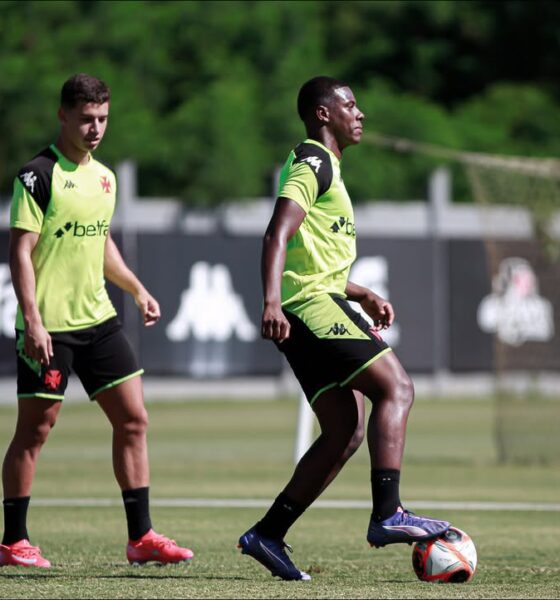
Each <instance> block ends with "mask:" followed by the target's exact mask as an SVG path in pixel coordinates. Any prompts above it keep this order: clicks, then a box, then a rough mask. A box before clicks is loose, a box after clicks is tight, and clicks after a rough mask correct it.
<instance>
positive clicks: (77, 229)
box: [54, 219, 109, 239]
mask: <svg viewBox="0 0 560 600" xmlns="http://www.w3.org/2000/svg"><path fill="white" fill-rule="evenodd" d="M108 232H109V223H107V222H106V221H105V219H102V220H101V221H97V222H96V223H95V225H94V224H91V223H90V224H89V225H82V224H81V223H78V221H75V222H74V223H72V222H71V221H68V223H66V225H64V226H63V227H60V228H59V229H57V230H56V231H55V232H54V235H55V236H56V237H57V238H58V239H60V238H61V237H62V236H63V235H65V234H66V233H69V235H72V236H73V237H97V236H104V237H107V233H108Z"/></svg>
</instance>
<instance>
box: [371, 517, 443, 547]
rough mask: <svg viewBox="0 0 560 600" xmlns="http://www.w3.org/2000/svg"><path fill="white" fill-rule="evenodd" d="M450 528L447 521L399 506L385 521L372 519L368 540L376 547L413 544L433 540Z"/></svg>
mask: <svg viewBox="0 0 560 600" xmlns="http://www.w3.org/2000/svg"><path fill="white" fill-rule="evenodd" d="M448 529H449V523H448V522H447V521H437V520H436V519H429V518H427V517H421V516H420V515H415V514H414V513H413V512H410V511H408V510H403V509H402V508H400V507H399V509H398V510H397V512H396V513H395V514H394V515H392V516H391V517H389V518H388V519H385V520H384V521H381V522H379V523H376V522H375V521H374V520H373V518H372V519H371V520H370V522H369V527H368V532H367V541H368V542H369V545H370V546H375V547H376V548H381V547H382V546H386V545H387V544H402V543H408V544H412V542H420V541H422V540H431V539H432V538H435V537H438V536H439V535H441V534H442V533H444V532H446V531H447V530H448Z"/></svg>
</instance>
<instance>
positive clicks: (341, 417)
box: [239, 388, 364, 580]
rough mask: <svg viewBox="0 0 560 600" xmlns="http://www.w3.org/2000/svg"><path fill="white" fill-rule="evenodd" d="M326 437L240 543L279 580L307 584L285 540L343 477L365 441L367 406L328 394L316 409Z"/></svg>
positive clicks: (354, 397)
mask: <svg viewBox="0 0 560 600" xmlns="http://www.w3.org/2000/svg"><path fill="white" fill-rule="evenodd" d="M312 408H313V410H314V412H315V414H316V415H317V419H318V421H319V425H320V428H321V433H320V435H319V437H318V438H317V439H316V440H315V442H314V443H313V445H312V446H311V448H309V450H308V451H307V452H306V453H305V455H304V456H303V457H302V458H301V460H300V461H299V463H298V465H297V466H296V469H295V471H294V474H293V475H292V478H291V479H290V481H289V482H288V484H287V486H286V487H285V488H284V490H283V491H282V492H281V493H280V495H279V496H278V497H277V498H276V500H275V501H274V503H273V504H272V506H271V507H270V509H269V510H268V512H267V513H266V514H265V515H264V517H263V518H262V519H261V520H260V521H259V522H258V523H256V524H255V525H254V526H253V527H252V528H251V529H249V530H248V531H247V532H245V533H244V534H243V535H242V536H241V537H240V539H239V547H240V548H241V550H242V552H243V554H248V555H250V556H252V557H253V558H255V559H256V560H258V561H259V562H260V563H261V564H262V565H263V566H265V567H266V568H267V569H268V570H269V571H270V572H271V573H272V575H274V576H278V577H281V578H282V579H285V580H307V579H309V576H308V575H307V574H306V573H304V572H302V571H300V570H299V569H298V568H297V567H296V566H295V565H294V564H293V563H292V561H291V560H290V558H289V557H288V555H287V554H286V552H285V548H286V544H285V542H284V537H285V536H286V534H287V532H288V529H289V528H290V527H291V526H292V525H293V524H294V523H295V522H296V521H297V519H298V518H299V517H300V516H301V515H302V514H303V512H304V511H305V510H306V508H307V507H308V506H310V505H311V503H312V502H313V501H314V500H315V499H316V498H317V497H318V496H319V495H320V494H321V492H322V491H323V490H324V489H325V488H326V487H327V486H328V485H329V484H330V482H331V481H332V480H333V479H334V478H335V477H336V475H338V473H339V472H340V470H341V468H342V467H343V465H344V464H345V463H346V461H347V460H348V459H349V458H350V456H352V454H354V452H355V451H356V450H357V449H358V447H359V445H360V444H361V442H362V439H363V431H364V402H363V396H362V395H361V394H355V393H353V392H352V391H351V390H349V389H340V388H336V389H331V390H327V391H325V392H323V393H322V394H321V395H320V396H319V397H318V398H317V399H316V400H315V402H314V403H313V405H312Z"/></svg>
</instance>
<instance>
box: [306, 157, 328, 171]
mask: <svg viewBox="0 0 560 600" xmlns="http://www.w3.org/2000/svg"><path fill="white" fill-rule="evenodd" d="M302 162H306V163H308V164H309V166H310V167H311V168H312V169H314V170H315V173H318V172H319V169H320V168H321V165H322V163H323V161H322V160H321V159H320V158H319V157H318V156H307V157H306V158H304V159H303V161H302Z"/></svg>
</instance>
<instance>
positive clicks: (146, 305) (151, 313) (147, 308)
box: [134, 291, 161, 327]
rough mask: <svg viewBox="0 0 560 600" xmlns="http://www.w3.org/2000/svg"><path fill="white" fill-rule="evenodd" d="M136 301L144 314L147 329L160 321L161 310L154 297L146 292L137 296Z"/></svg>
mask: <svg viewBox="0 0 560 600" xmlns="http://www.w3.org/2000/svg"><path fill="white" fill-rule="evenodd" d="M134 301H135V302H136V306H137V307H138V308H139V309H140V312H141V313H142V318H143V319H144V326H145V327H151V326H152V325H155V324H156V323H157V322H158V321H159V318H160V317H161V310H160V308H159V304H158V301H157V300H156V299H155V298H154V297H153V296H151V295H150V294H148V292H146V291H142V292H140V293H139V294H137V295H136V297H135V298H134Z"/></svg>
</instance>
